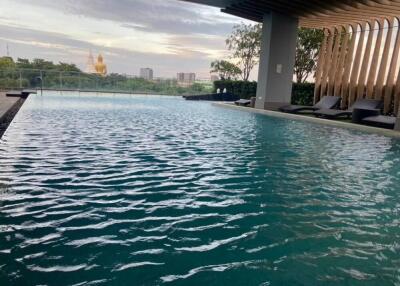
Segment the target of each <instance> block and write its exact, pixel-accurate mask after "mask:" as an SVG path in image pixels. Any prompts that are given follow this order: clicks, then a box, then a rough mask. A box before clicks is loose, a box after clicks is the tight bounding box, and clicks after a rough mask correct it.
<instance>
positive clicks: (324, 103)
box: [279, 96, 341, 113]
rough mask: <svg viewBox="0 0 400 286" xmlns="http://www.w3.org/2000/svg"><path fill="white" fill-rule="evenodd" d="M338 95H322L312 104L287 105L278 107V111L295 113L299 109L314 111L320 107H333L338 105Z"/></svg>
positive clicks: (299, 110)
mask: <svg viewBox="0 0 400 286" xmlns="http://www.w3.org/2000/svg"><path fill="white" fill-rule="evenodd" d="M340 99H341V98H340V97H339V96H324V97H323V98H322V99H321V100H320V101H319V102H318V103H317V104H315V105H314V106H304V105H287V106H283V107H281V108H279V110H280V111H283V112H289V113H297V112H301V111H315V110H318V109H321V108H326V109H330V108H334V107H336V106H338V105H339V102H340Z"/></svg>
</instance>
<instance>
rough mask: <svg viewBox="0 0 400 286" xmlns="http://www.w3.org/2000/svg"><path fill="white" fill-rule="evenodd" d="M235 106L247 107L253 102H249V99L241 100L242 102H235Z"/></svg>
mask: <svg viewBox="0 0 400 286" xmlns="http://www.w3.org/2000/svg"><path fill="white" fill-rule="evenodd" d="M235 104H236V105H239V106H247V105H250V104H251V100H248V99H240V100H237V101H235Z"/></svg>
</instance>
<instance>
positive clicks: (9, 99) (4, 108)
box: [0, 92, 21, 121]
mask: <svg viewBox="0 0 400 286" xmlns="http://www.w3.org/2000/svg"><path fill="white" fill-rule="evenodd" d="M20 99H21V98H20V97H14V96H6V92H0V121H1V120H2V119H3V117H4V116H5V115H6V114H7V113H8V112H9V111H10V110H11V109H12V107H13V106H14V105H15V104H16V103H17V102H18V101H19V100H20Z"/></svg>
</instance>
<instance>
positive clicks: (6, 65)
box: [0, 57, 15, 70]
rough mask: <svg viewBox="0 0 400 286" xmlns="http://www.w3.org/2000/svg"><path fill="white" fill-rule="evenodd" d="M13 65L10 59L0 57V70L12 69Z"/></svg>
mask: <svg viewBox="0 0 400 286" xmlns="http://www.w3.org/2000/svg"><path fill="white" fill-rule="evenodd" d="M14 68H15V63H14V60H13V59H12V58H11V57H0V70H7V69H14Z"/></svg>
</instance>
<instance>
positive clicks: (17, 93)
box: [6, 90, 22, 97]
mask: <svg viewBox="0 0 400 286" xmlns="http://www.w3.org/2000/svg"><path fill="white" fill-rule="evenodd" d="M6 96H11V97H21V96H22V93H21V92H20V91H18V90H11V91H8V92H7V93H6Z"/></svg>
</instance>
